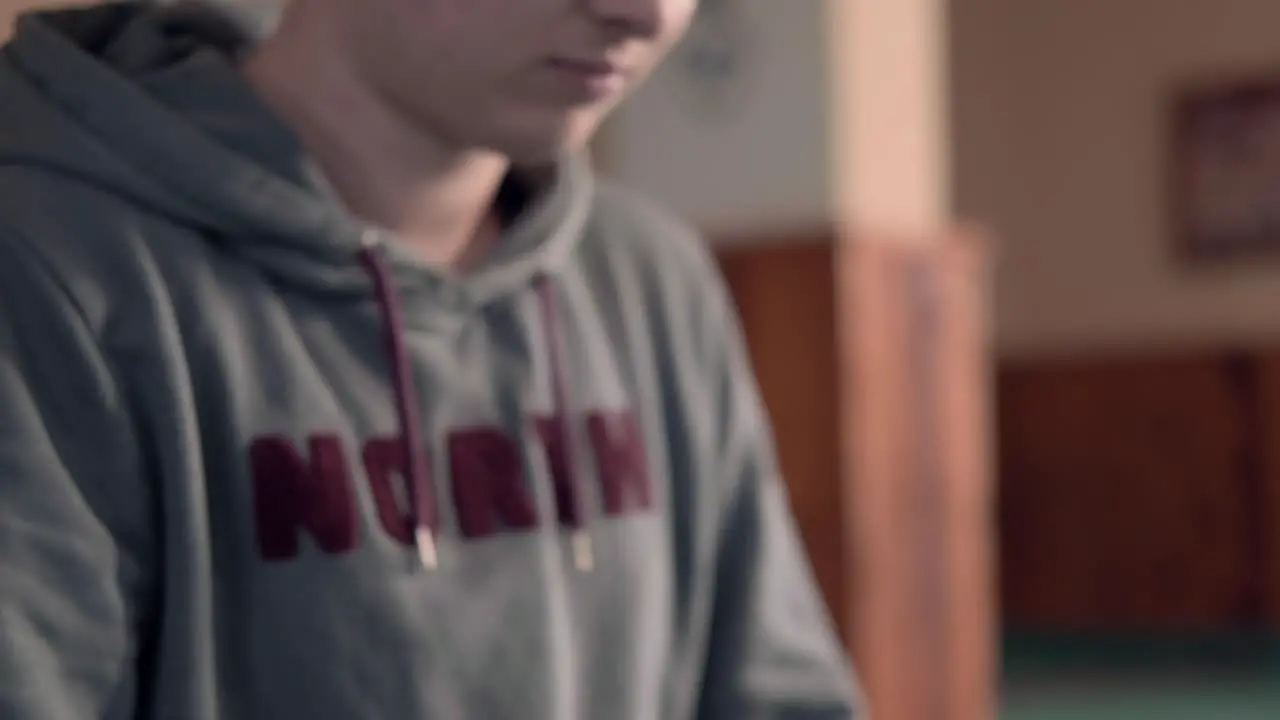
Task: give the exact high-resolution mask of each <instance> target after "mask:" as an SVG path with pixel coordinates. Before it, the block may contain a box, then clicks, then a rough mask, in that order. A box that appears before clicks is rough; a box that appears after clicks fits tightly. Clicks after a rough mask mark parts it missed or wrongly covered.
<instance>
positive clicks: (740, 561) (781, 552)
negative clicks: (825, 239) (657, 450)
mask: <svg viewBox="0 0 1280 720" xmlns="http://www.w3.org/2000/svg"><path fill="white" fill-rule="evenodd" d="M716 287H717V291H716V292H715V293H714V294H713V297H712V300H713V301H714V302H713V303H712V304H713V312H712V313H710V315H711V317H710V319H709V322H710V323H711V325H712V327H711V328H709V330H708V332H707V333H705V335H706V337H709V338H716V339H717V340H715V341H712V342H713V345H715V347H711V348H709V349H708V356H709V358H710V363H709V365H710V367H711V369H712V373H713V375H714V378H713V381H712V382H713V386H714V387H716V388H718V392H717V393H716V395H718V415H719V417H718V419H717V423H718V425H719V427H720V431H719V433H718V435H719V438H718V442H719V444H720V447H719V452H718V457H719V459H720V462H721V467H722V468H723V470H722V471H721V477H720V478H718V479H719V480H721V481H723V482H726V483H728V488H729V490H728V496H727V499H726V503H727V504H726V506H725V511H724V515H723V521H722V522H723V524H722V527H721V529H720V540H719V547H718V560H717V577H716V589H715V600H714V606H713V610H712V612H713V614H712V627H711V638H710V647H709V652H708V658H707V666H706V669H705V676H704V681H703V690H702V698H701V704H700V710H699V718H700V720H755V719H757V718H758V719H761V720H763V719H766V718H768V719H769V720H850V719H852V718H859V719H861V718H863V715H862V713H861V712H860V711H859V709H858V707H857V700H856V697H857V690H856V688H855V682H854V679H853V671H852V669H851V667H850V665H849V663H848V661H847V659H846V656H845V653H844V651H843V648H842V646H841V643H840V640H839V637H838V634H837V633H836V631H835V628H834V624H833V622H832V621H831V618H830V615H829V613H828V611H827V608H826V605H825V602H824V601H823V599H822V597H821V594H820V593H819V591H818V588H817V584H816V582H815V580H814V578H813V574H812V570H811V567H810V564H809V559H808V557H807V554H806V552H805V549H804V546H803V544H802V542H801V541H800V536H799V533H798V531H797V528H796V525H795V521H794V519H793V517H792V514H791V510H790V507H789V504H788V501H787V497H786V491H785V485H784V483H783V481H782V478H781V476H780V472H779V469H778V464H777V461H776V458H775V451H774V441H773V437H772V431H771V429H770V426H769V423H768V420H767V418H766V413H765V411H764V408H763V404H762V402H761V400H760V397H759V391H758V389H757V386H756V382H755V378H754V373H753V372H752V370H751V368H750V364H749V361H748V359H747V353H746V351H745V347H744V343H743V341H742V332H741V329H740V326H739V321H738V318H737V315H736V314H735V313H734V312H733V311H732V309H731V308H732V303H731V301H730V300H729V297H728V292H727V291H726V290H725V289H724V287H723V284H722V283H717V284H716Z"/></svg>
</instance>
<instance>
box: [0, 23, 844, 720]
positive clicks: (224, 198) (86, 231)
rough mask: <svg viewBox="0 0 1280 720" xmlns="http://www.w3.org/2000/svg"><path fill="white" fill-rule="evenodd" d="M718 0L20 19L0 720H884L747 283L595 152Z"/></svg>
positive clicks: (2, 477)
mask: <svg viewBox="0 0 1280 720" xmlns="http://www.w3.org/2000/svg"><path fill="white" fill-rule="evenodd" d="M694 4H695V2H694V0H359V2H356V1H354V0H293V2H292V3H291V4H290V5H289V7H288V9H287V10H286V12H285V14H284V16H283V20H282V22H281V24H280V25H279V29H278V31H277V32H275V33H274V34H272V35H271V36H270V38H269V39H266V40H265V41H264V42H261V43H259V44H251V43H249V42H248V41H247V40H246V39H245V37H244V36H242V34H241V33H240V32H239V31H238V30H237V29H236V28H235V27H234V25H233V24H232V23H230V22H229V21H227V20H226V19H225V18H222V17H221V16H219V15H218V14H217V13H216V12H213V11H208V10H193V9H191V8H190V7H187V6H181V7H178V8H176V9H175V8H173V7H169V8H156V7H151V6H148V5H145V4H134V3H120V4H114V3H113V4H105V5H98V6H95V7H93V8H86V9H67V10H61V11H56V12H44V13H37V14H30V15H27V16H25V17H23V18H22V19H21V20H20V22H19V23H18V26H17V31H16V34H15V36H14V39H13V40H12V42H11V43H10V44H9V45H8V46H7V47H5V48H4V50H3V53H2V54H0V108H3V111H0V401H2V402H0V717H3V718H5V719H6V720H36V719H37V718H38V719H40V720H46V719H49V718H58V719H59V720H87V719H88V718H95V719H96V718H108V719H109V720H124V719H125V718H131V719H132V718H166V719H168V718H173V719H175V720H248V719H250V718H264V719H266V718H270V719H272V720H286V719H293V718H307V719H308V720H325V719H329V718H332V719H334V720H353V719H355V718H361V719H373V718H405V719H408V718H413V719H415V720H417V719H421V720H425V719H427V718H432V719H433V720H455V719H460V720H502V719H504V718H514V719H519V720H668V719H671V720H678V719H681V718H708V719H715V720H747V719H750V718H806V719H814V718H822V719H834V718H853V717H856V716H857V713H856V711H855V707H854V704H853V702H854V701H853V695H854V690H853V687H852V682H851V675H850V670H849V668H848V665H847V663H846V662H845V659H844V657H843V654H842V652H841V650H840V646H839V643H838V641H837V638H836V635H835V633H834V632H833V630H832V625H831V623H830V621H829V618H828V615H827V613H826V612H825V610H824V609H823V605H822V602H821V601H820V599H819V595H818V593H817V592H816V591H815V586H814V582H813V580H812V578H811V576H810V572H809V569H808V566H807V562H806V559H805V557H804V553H803V551H802V548H801V545H800V543H799V542H798V540H797V533H796V531H795V528H794V527H793V521H792V519H791V517H790V515H789V511H788V509H787V505H786V502H785V498H784V492H783V484H782V482H781V480H780V478H779V477H778V470H777V466H776V463H775V460H774V453H773V450H772V441H771V439H770V432H769V429H768V426H767V423H766V420H765V416H764V413H763V411H762V409H761V405H760V401H759V399H758V397H757V391H756V388H755V387H754V385H753V382H752V378H751V373H750V371H749V369H748V366H747V362H746V359H745V357H744V352H743V347H742V342H741V339H740V337H739V333H738V330H737V326H736V324H735V320H734V317H733V313H732V311H731V303H730V301H729V298H728V297H727V294H726V292H725V290H724V287H723V285H722V284H721V282H720V281H719V279H718V277H717V275H716V273H715V270H714V266H713V263H712V261H711V260H710V259H709V257H708V255H707V253H706V251H705V250H704V249H703V247H702V245H701V243H700V242H699V241H698V239H697V238H696V237H695V236H694V234H693V233H692V232H690V231H689V230H688V229H687V228H686V227H685V226H683V225H681V224H680V223H678V222H676V221H674V220H672V219H670V218H668V217H666V216H665V215H662V214H661V213H659V212H656V211H655V210H654V209H652V208H650V207H649V206H648V205H646V204H644V203H643V202H641V201H639V200H636V199H634V198H632V197H631V196H629V195H627V194H626V193H624V192H622V191H619V190H617V189H615V188H613V187H611V186H609V185H608V184H606V183H603V182H598V181H595V180H593V179H592V177H591V175H590V173H589V171H588V169H587V168H586V167H585V165H584V163H583V161H582V160H581V159H580V158H579V153H578V151H579V150H580V149H581V148H582V146H583V144H584V143H585V142H586V141H587V139H588V138H589V136H590V135H591V133H592V131H593V130H594V129H595V127H596V126H597V125H598V124H599V122H600V120H601V118H602V117H603V116H604V115H605V114H606V113H607V112H608V111H609V110H610V109H611V108H612V107H613V106H614V105H615V104H616V103H617V102H618V101H619V100H620V99H621V98H622V96H623V95H624V94H625V93H626V92H627V91H628V90H629V89H630V88H632V87H634V85H635V84H636V83H637V82H639V81H640V80H641V79H642V78H643V77H644V75H645V74H646V73H647V72H648V71H649V70H650V69H651V68H652V67H653V66H654V64H655V63H657V62H658V60H659V58H660V57H661V56H662V55H663V53H664V51H665V50H667V48H669V47H670V46H671V45H672V44H673V43H674V42H675V41H676V40H677V38H678V37H679V36H680V35H681V33H682V31H683V29H684V28H685V26H686V25H687V23H688V22H689V20H690V16H691V15H692V13H693V12H694ZM655 151H657V148H655Z"/></svg>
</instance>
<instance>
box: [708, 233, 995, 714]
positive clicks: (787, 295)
mask: <svg viewBox="0 0 1280 720" xmlns="http://www.w3.org/2000/svg"><path fill="white" fill-rule="evenodd" d="M787 240H788V242H785V243H771V244H766V245H756V244H750V245H745V246H731V247H727V248H726V249H725V250H723V251H722V252H721V254H720V256H721V260H722V265H723V268H724V272H725V275H726V277H727V278H728V281H729V285H730V288H731V289H732V291H733V293H734V296H735V298H736V300H737V302H738V306H739V312H740V313H741V315H742V318H743V323H744V327H745V328H746V333H747V338H748V346H749V348H750V351H751V354H752V360H753V362H754V364H755V368H756V373H757V376H758V379H759V382H760V384H761V390H762V393H763V395H764V399H765V404H766V405H767V406H768V408H769V412H770V415H771V417H772V420H773V422H774V425H775V432H776V435H777V440H778V446H779V455H780V459H781V463H782V467H783V471H784V473H785V474H786V476H787V481H788V485H789V489H790V493H791V499H792V504H793V507H794V509H795V513H796V516H797V518H798V520H799V523H800V526H801V529H802V533H803V535H804V539H805V543H806V546H807V548H808V550H809V553H810V557H811V560H812V562H813V564H814V569H815V572H816V574H817V577H818V580H819V583H820V585H821V586H822V590H823V592H824V593H825V595H826V599H827V601H828V603H829V606H830V607H831V609H832V612H833V614H834V615H835V618H836V622H837V625H838V626H839V628H840V631H841V632H842V633H843V634H844V637H845V638H846V640H847V642H848V645H849V647H850V648H851V650H852V652H853V655H854V658H855V661H856V663H857V666H858V669H859V674H860V680H861V682H862V684H863V686H864V688H865V689H866V691H867V694H868V697H869V699H870V702H871V707H872V712H873V714H874V717H875V718H877V720H880V719H884V720H992V719H993V718H994V717H995V698H994V690H995V687H994V685H995V683H994V678H995V677H996V658H995V651H994V648H995V642H994V641H995V633H996V630H995V625H994V623H995V611H994V602H993V597H994V592H993V586H992V577H993V572H992V557H993V555H994V553H993V547H992V537H993V532H992V524H991V502H990V500H991V472H990V461H989V451H988V446H989V443H990V434H989V431H988V428H989V425H990V423H989V417H988V389H989V379H988V367H989V363H988V358H987V351H986V347H987V342H986V339H987V335H988V329H987V322H986V321H987V298H986V287H987V284H986V282H985V277H986V258H985V256H984V254H983V250H982V246H981V245H980V244H979V243H978V242H976V241H975V240H974V239H973V238H971V237H968V236H962V235H948V236H945V237H940V238H935V239H934V240H935V241H933V242H883V241H882V240H884V238H871V237H866V238H859V237H847V238H843V239H842V238H841V237H839V236H838V234H837V233H836V232H835V231H814V232H810V233H808V234H805V235H797V236H794V237H789V238H788V239H787Z"/></svg>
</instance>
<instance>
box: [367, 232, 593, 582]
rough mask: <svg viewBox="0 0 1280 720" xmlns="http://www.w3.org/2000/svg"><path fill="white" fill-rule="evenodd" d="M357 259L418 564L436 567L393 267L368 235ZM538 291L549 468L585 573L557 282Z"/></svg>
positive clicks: (585, 536) (427, 478)
mask: <svg viewBox="0 0 1280 720" xmlns="http://www.w3.org/2000/svg"><path fill="white" fill-rule="evenodd" d="M361 244H362V247H361V250H360V260H361V262H362V263H363V264H364V266H365V269H366V270H367V271H368V273H369V277H370V279H371V280H372V281H373V285H374V294H375V296H376V298H377V302H378V307H379V309H380V310H381V313H382V324H383V331H384V335H385V340H386V353H387V358H388V360H389V362H390V364H391V380H392V386H393V389H394V392H395V402H396V412H397V415H398V416H399V422H400V436H399V441H400V442H401V443H402V452H403V457H404V458H405V467H404V471H405V473H406V475H405V477H406V480H407V481H408V485H409V492H410V495H411V498H410V502H411V504H412V507H413V516H412V522H413V526H414V532H413V538H414V544H415V545H416V547H417V550H418V559H419V561H420V562H421V563H422V567H423V568H424V569H427V570H434V569H435V568H436V567H437V566H438V564H439V557H438V554H437V550H436V538H435V534H434V531H433V527H434V525H435V504H434V500H433V490H434V483H433V481H432V477H431V467H430V465H429V464H428V462H427V455H426V449H425V447H424V445H423V438H424V437H425V436H424V434H423V428H422V418H421V416H420V415H419V413H418V402H419V400H418V393H417V389H416V387H415V383H414V381H413V368H412V366H411V365H410V363H409V353H408V351H407V350H406V349H405V344H404V311H403V308H402V307H401V305H400V297H399V294H398V293H397V292H396V291H395V288H394V287H393V285H392V279H391V271H390V270H389V269H388V267H387V264H386V262H385V261H384V260H383V258H382V256H381V254H380V253H379V251H378V249H379V245H380V242H379V238H378V237H377V235H376V234H374V233H373V232H370V233H367V234H366V235H365V238H364V239H363V241H362V243H361ZM536 291H537V296H538V301H539V307H540V309H541V311H542V317H541V320H542V329H543V333H544V336H545V342H546V346H547V361H548V364H549V365H550V366H551V394H552V403H553V413H552V415H553V418H554V422H555V428H554V432H555V433H556V434H557V440H558V441H559V442H558V445H559V450H560V455H561V459H562V460H563V464H562V466H561V467H560V468H559V470H560V472H559V473H557V472H555V469H556V468H554V467H553V468H552V470H553V471H552V473H551V475H552V483H553V486H554V487H555V496H556V503H557V507H558V508H560V509H561V513H560V514H561V516H562V517H561V521H562V522H564V523H566V524H568V525H569V526H570V528H571V535H570V544H571V551H572V554H573V563H574V566H575V567H576V568H577V569H578V570H580V571H583V572H588V571H590V570H592V569H593V568H594V566H595V558H594V550H593V547H592V542H591V536H590V534H589V533H588V532H587V529H586V523H585V517H586V516H585V513H584V512H583V506H582V494H581V482H580V477H579V474H578V464H577V462H576V456H577V453H576V452H575V446H574V437H573V436H572V423H570V422H569V413H570V412H571V411H572V410H571V408H570V407H569V405H570V403H569V386H568V381H567V378H566V370H565V366H564V360H563V358H562V357H561V354H560V340H561V338H560V333H559V323H558V315H557V313H556V291H555V285H554V284H553V283H552V282H551V280H550V279H549V278H547V277H546V276H542V277H540V278H539V279H538V282H537V285H536Z"/></svg>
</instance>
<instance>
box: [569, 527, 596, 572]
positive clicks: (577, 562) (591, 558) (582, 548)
mask: <svg viewBox="0 0 1280 720" xmlns="http://www.w3.org/2000/svg"><path fill="white" fill-rule="evenodd" d="M570 543H571V544H572V546H573V564H574V566H575V567H576V568H578V570H579V571H580V572H591V571H592V570H594V569H595V566H596V558H595V550H594V548H593V547H592V546H591V536H590V535H589V534H587V533H586V532H585V531H583V530H577V531H575V532H574V533H573V537H572V538H571V539H570Z"/></svg>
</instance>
